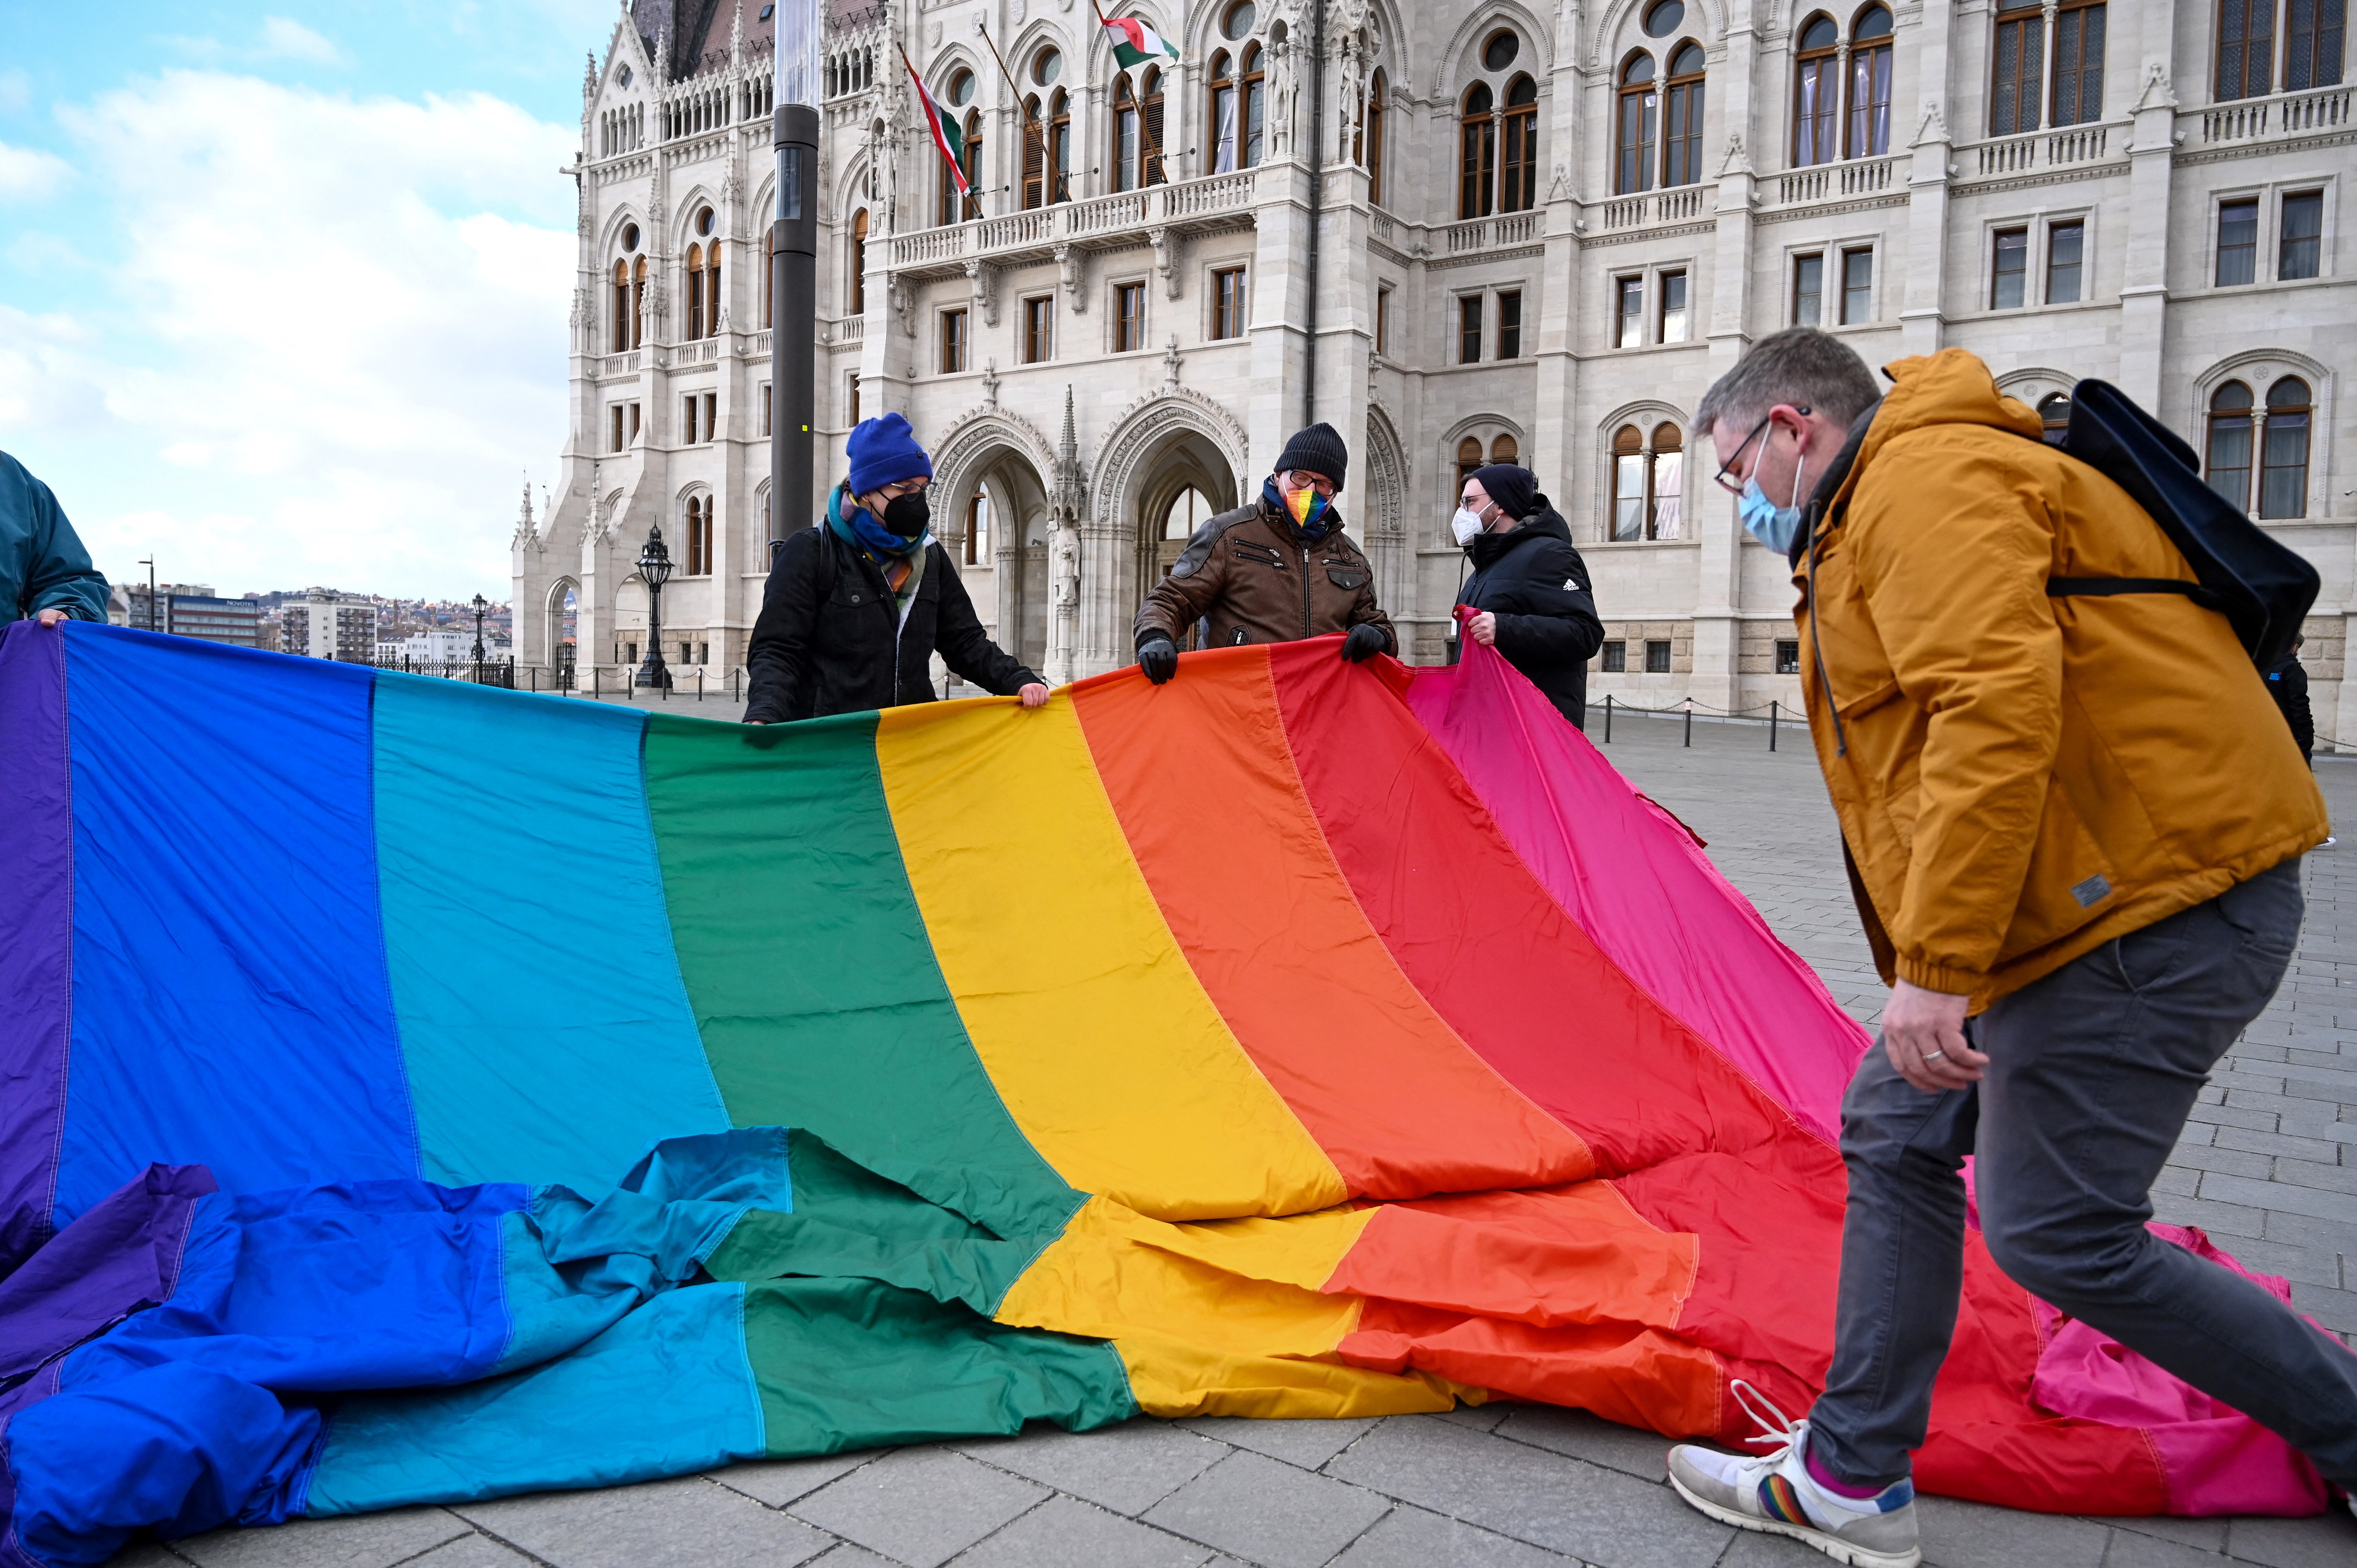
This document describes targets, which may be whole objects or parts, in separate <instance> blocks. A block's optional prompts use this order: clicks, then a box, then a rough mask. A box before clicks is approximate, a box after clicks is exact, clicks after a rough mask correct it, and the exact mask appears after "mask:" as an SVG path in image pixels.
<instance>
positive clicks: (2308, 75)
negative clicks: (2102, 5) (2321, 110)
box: [2056, 0, 2348, 120]
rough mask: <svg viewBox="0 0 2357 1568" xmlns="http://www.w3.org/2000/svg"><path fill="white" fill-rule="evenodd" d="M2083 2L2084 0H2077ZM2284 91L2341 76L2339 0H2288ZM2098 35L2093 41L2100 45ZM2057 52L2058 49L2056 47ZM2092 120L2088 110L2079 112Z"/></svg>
mask: <svg viewBox="0 0 2357 1568" xmlns="http://www.w3.org/2000/svg"><path fill="white" fill-rule="evenodd" d="M2080 3H2081V4H2084V3H2085V0H2080ZM2093 16H2094V18H2095V26H2096V27H2099V28H2100V27H2101V26H2102V24H2103V12H2101V11H2100V10H2098V11H2095V12H2094V13H2093ZM2284 21H2285V24H2286V25H2285V27H2284V91H2286V92H2305V91H2308V90H2309V88H2311V87H2329V86H2330V85H2331V84H2332V83H2334V82H2336V81H2340V80H2341V46H2342V44H2343V42H2344V41H2345V39H2346V38H2347V21H2348V8H2347V7H2346V6H2345V5H2341V4H2339V0H2331V3H2329V4H2327V5H2310V4H2308V3H2307V0H2292V5H2291V9H2290V12H2289V14H2288V15H2287V16H2285V18H2284ZM2100 43H2101V37H2100V34H2099V35H2098V38H2097V40H2096V45H2091V46H2090V48H2091V49H2092V48H2095V47H2097V46H2098V45H2100ZM2056 52H2057V53H2058V54H2059V53H2060V52H2061V51H2060V50H2058V51H2056ZM2079 118H2081V119H2082V120H2093V119H2094V118H2096V115H2095V113H2093V111H2090V112H2088V113H2083V114H2081V115H2080V116H2079Z"/></svg>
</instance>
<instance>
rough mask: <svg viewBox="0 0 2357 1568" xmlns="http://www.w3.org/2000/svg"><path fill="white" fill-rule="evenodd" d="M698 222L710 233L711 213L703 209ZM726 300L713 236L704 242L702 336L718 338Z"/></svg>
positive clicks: (715, 237)
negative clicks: (721, 289)
mask: <svg viewBox="0 0 2357 1568" xmlns="http://www.w3.org/2000/svg"><path fill="white" fill-rule="evenodd" d="M700 221H701V222H703V223H704V224H705V225H706V227H705V233H707V234H709V233H711V232H712V231H711V228H710V227H709V225H710V224H711V222H712V211H711V209H709V208H706V209H705V213H704V216H703V218H702V219H701V220H700ZM726 299H727V295H724V294H722V293H721V292H720V240H719V237H718V236H717V235H715V236H714V237H713V238H712V239H710V240H707V241H706V242H705V246H704V335H705V337H706V338H717V337H718V336H720V318H721V317H722V316H723V315H725V314H726V309H725V302H726Z"/></svg>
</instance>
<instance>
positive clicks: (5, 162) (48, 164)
mask: <svg viewBox="0 0 2357 1568" xmlns="http://www.w3.org/2000/svg"><path fill="white" fill-rule="evenodd" d="M71 177H73V166H72V165H71V164H69V163H67V162H66V160H65V159H63V158H61V157H59V156H57V155H56V154H55V153H45V152H42V151H41V150H40V149H39V148H38V147H12V146H10V145H8V144H7V143H5V142H0V199H8V200H14V201H38V200H39V199H41V198H43V197H45V196H48V194H49V193H50V192H52V191H54V190H56V189H57V188H58V187H59V186H61V185H63V184H64V183H65V182H66V181H67V180H69V179H70V178H71Z"/></svg>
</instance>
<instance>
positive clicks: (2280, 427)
mask: <svg viewBox="0 0 2357 1568" xmlns="http://www.w3.org/2000/svg"><path fill="white" fill-rule="evenodd" d="M2309 402H2310V400H2309V391H2308V383H2307V382H2306V381H2301V380H2300V379H2299V378H2298V376H2286V377H2284V378H2283V380H2281V381H2277V382H2276V384H2275V385H2273V386H2271V387H2269V388H2268V389H2267V437H2266V444H2265V445H2264V446H2263V447H2262V448H2261V456H2260V459H2259V464H2260V466H2259V515H2260V516H2261V517H2306V516H2307V515H2308V427H2309V413H2311V412H2312V410H2311V408H2310V406H2309Z"/></svg>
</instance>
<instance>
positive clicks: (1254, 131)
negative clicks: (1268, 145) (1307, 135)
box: [1237, 44, 1268, 168]
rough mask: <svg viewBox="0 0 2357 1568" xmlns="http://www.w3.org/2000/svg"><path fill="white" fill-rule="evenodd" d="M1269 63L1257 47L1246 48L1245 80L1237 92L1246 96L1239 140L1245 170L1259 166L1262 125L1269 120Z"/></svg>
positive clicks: (1244, 61) (1239, 85)
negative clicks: (1267, 66)
mask: <svg viewBox="0 0 2357 1568" xmlns="http://www.w3.org/2000/svg"><path fill="white" fill-rule="evenodd" d="M1266 64H1267V60H1266V58H1265V56H1263V55H1262V53H1261V52H1260V46H1259V45H1258V44H1246V45H1245V46H1244V54H1243V80H1242V81H1241V82H1239V84H1238V87H1237V91H1240V92H1242V93H1243V101H1244V114H1243V120H1244V124H1243V135H1242V137H1241V138H1240V139H1241V141H1242V143H1243V146H1242V148H1241V151H1242V152H1243V166H1244V167H1246V168H1257V167H1258V166H1260V160H1261V148H1262V145H1263V144H1262V137H1261V127H1262V122H1263V121H1265V119H1266V118H1267V117H1268V93H1267V87H1268V81H1267V72H1266V70H1265V69H1264V68H1265V65H1266Z"/></svg>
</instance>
